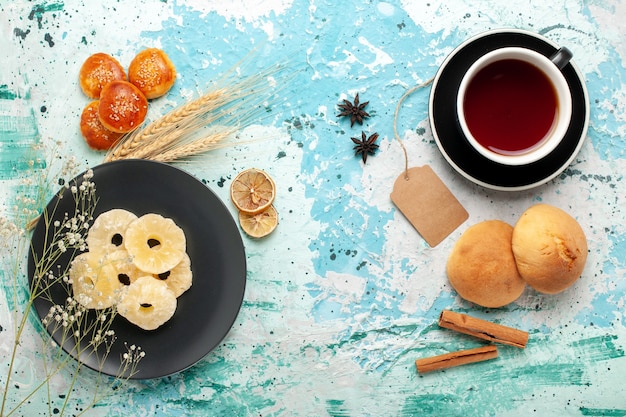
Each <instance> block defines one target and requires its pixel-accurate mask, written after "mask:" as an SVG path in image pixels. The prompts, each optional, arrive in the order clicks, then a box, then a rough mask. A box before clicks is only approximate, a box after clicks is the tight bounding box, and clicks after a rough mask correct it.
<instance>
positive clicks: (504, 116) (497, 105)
mask: <svg viewBox="0 0 626 417" xmlns="http://www.w3.org/2000/svg"><path fill="white" fill-rule="evenodd" d="M571 57H572V54H571V52H570V51H569V50H567V49H566V48H561V49H559V50H558V51H557V52H556V53H555V54H554V55H553V56H552V57H550V58H548V57H546V56H544V55H542V54H540V53H539V52H536V51H534V50H532V49H528V48H521V47H505V48H500V49H496V50H494V51H491V52H489V53H487V54H485V55H483V56H481V57H480V58H479V59H478V60H476V61H475V62H474V63H473V64H472V65H471V67H470V68H469V69H468V70H467V72H466V73H465V75H464V76H463V79H462V80H461V85H460V87H459V92H458V95H457V114H458V118H459V123H460V126H461V130H462V132H463V134H464V136H465V137H466V138H467V140H468V141H469V143H470V144H471V145H472V146H473V147H474V149H476V151H478V152H479V153H480V154H481V155H483V156H484V157H485V158H488V159H490V160H492V161H494V162H497V163H500V164H504V165H525V164H530V163H532V162H535V161H538V160H540V159H542V158H544V157H545V156H547V155H548V154H549V153H550V152H552V151H553V150H554V149H555V148H556V147H557V146H558V145H559V143H560V142H561V140H563V138H564V137H565V134H566V132H567V130H568V127H569V125H570V119H571V117H572V96H571V92H570V89H569V86H568V84H567V81H566V79H565V77H564V76H563V73H562V72H561V68H563V67H564V66H565V65H567V63H568V62H569V60H570V59H571ZM503 61H506V62H503ZM512 61H514V62H512ZM517 61H523V62H525V63H527V64H530V65H532V67H534V70H535V71H536V70H537V69H538V70H539V71H541V73H543V75H544V76H545V78H541V77H540V78H541V80H542V82H537V83H531V84H533V86H530V85H529V86H528V87H533V88H534V87H535V85H534V84H536V86H543V87H545V86H546V85H547V86H549V85H551V87H552V91H553V93H549V92H546V91H545V90H546V88H541V92H542V94H543V93H544V92H545V94H546V96H545V97H548V96H547V95H549V94H552V95H551V96H550V99H549V100H539V102H537V104H543V103H545V102H548V101H549V102H550V103H552V101H553V100H554V99H556V104H555V106H556V108H553V112H552V115H549V114H548V113H549V108H550V107H549V106H544V107H546V108H547V109H546V111H543V109H541V108H542V106H541V105H534V106H532V105H531V106H525V108H527V109H528V112H526V111H518V110H515V109H514V107H515V106H510V107H511V109H509V105H508V104H510V99H511V98H512V97H517V95H515V94H512V93H511V94H509V92H508V91H501V90H498V88H504V87H502V84H497V82H499V81H492V80H497V79H498V78H497V75H496V74H497V73H496V72H493V71H495V69H496V68H497V65H500V67H502V66H503V65H518V66H519V68H517V70H519V71H523V70H524V69H525V68H526V69H528V68H530V70H529V71H527V72H529V73H533V74H534V75H537V74H538V73H536V74H535V71H532V70H533V68H531V67H529V66H528V65H525V64H523V63H522V64H519V62H517ZM492 64H494V65H492ZM488 67H489V68H488ZM483 70H484V71H483ZM481 71H483V72H482V73H481ZM488 72H493V74H492V78H489V80H490V81H489V82H490V83H492V84H493V88H492V87H490V86H487V87H486V88H482V89H481V88H478V87H477V86H478V83H479V82H483V83H484V82H486V81H485V80H486V79H488V77H487V76H486V75H487V73H488ZM511 74H513V72H511V73H510V74H509V79H513V80H517V77H513V76H511ZM477 75H478V76H479V77H480V78H477ZM502 77H504V76H502ZM502 77H501V78H502ZM523 78H524V77H520V78H519V79H520V80H521V79H523ZM480 79H483V81H480ZM536 79H538V78H537V77H536ZM545 79H547V81H549V83H545V82H543V80H545ZM526 82H528V80H526ZM515 83H517V84H519V85H515V86H514V87H515V88H511V89H510V90H516V91H517V90H518V89H519V91H520V92H521V93H520V94H521V95H522V96H527V95H528V94H527V93H528V91H532V89H531V88H529V89H528V91H524V90H525V89H526V87H527V86H526V85H524V84H523V83H524V81H519V82H518V81H515ZM509 85H511V84H509ZM482 86H483V87H485V86H486V84H483V85H482ZM496 86H497V87H496ZM468 87H470V90H469V91H468ZM490 89H491V90H492V91H489V90H490ZM476 91H485V92H487V93H488V94H487V96H488V97H491V98H489V99H484V100H483V101H482V102H480V101H478V100H477V99H476V97H480V95H477V93H476ZM468 92H469V94H468ZM538 97H542V95H538ZM470 99H472V100H474V101H473V102H475V103H479V104H480V106H479V105H476V106H471V109H470V108H468V107H470V106H469V105H468V102H471V100H470ZM507 100H508V101H507ZM499 101H500V102H499ZM517 101H519V102H521V101H522V100H521V99H520V100H516V103H517ZM466 106H467V107H466ZM478 109H482V110H484V111H482V110H481V111H478ZM540 109H541V110H540ZM472 111H473V113H472ZM538 112H540V113H538ZM518 113H519V114H518ZM521 113H524V114H521ZM526 113H528V114H526ZM472 114H474V115H473V116H472ZM496 115H498V116H497V117H496ZM530 115H534V117H529V116H530ZM537 116H541V117H537ZM490 117H491V119H490ZM535 120H542V121H543V122H542V123H539V122H538V123H536V124H533V121H535ZM489 121H492V122H489ZM503 121H507V122H506V123H504V122H503ZM549 123H551V125H549V126H548V124H549ZM472 124H473V125H472ZM470 125H472V126H470ZM481 126H482V127H481ZM546 127H547V128H546ZM507 128H509V132H508V133H503V132H506V129H507ZM526 128H528V132H527V131H526ZM481 129H482V130H481ZM533 129H534V130H535V131H534V132H533V133H532V134H531V133H529V132H530V131H532V130H533ZM481 132H482V133H481ZM542 132H543V133H542ZM479 135H482V137H479ZM542 135H543V136H542ZM516 136H517V137H519V138H522V139H519V143H520V145H519V146H518V144H517V143H512V140H511V138H513V137H516ZM535 136H536V137H535ZM488 137H490V138H492V139H493V138H495V139H493V140H498V141H500V142H498V145H503V146H495V145H494V146H492V145H491V143H494V142H490V140H487V139H486V138H488ZM531 137H532V138H531ZM524 138H528V139H529V140H530V139H532V140H530V142H531V145H529V146H527V147H526V146H525V145H524V146H522V142H523V141H524V140H525V139H524ZM516 140H517V139H516ZM509 145H510V147H509Z"/></svg>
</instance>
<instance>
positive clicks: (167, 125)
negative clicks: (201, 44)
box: [104, 66, 285, 162]
mask: <svg viewBox="0 0 626 417" xmlns="http://www.w3.org/2000/svg"><path fill="white" fill-rule="evenodd" d="M280 69H281V67H280V66H275V67H271V68H268V69H266V70H263V71H260V72H259V73H257V74H255V75H252V76H250V77H247V78H243V79H239V80H234V76H233V72H231V73H229V74H227V75H226V76H224V77H223V78H222V80H221V81H220V82H218V83H216V84H215V85H214V86H213V87H212V88H211V89H210V90H209V91H207V92H206V93H205V94H204V95H202V96H200V97H198V98H197V99H195V100H192V101H190V102H188V103H186V104H183V105H182V106H180V107H178V108H176V109H174V110H172V111H170V112H169V113H167V114H165V115H164V116H162V117H160V118H159V119H157V120H155V121H153V122H151V123H149V124H148V125H147V126H146V127H144V128H142V129H140V130H137V131H134V132H132V133H130V134H128V135H126V136H125V137H123V138H122V139H121V140H120V142H118V144H117V145H116V146H115V147H114V148H113V149H111V151H109V152H108V153H107V155H106V157H105V159H104V161H105V162H110V161H115V160H119V159H131V158H132V159H151V160H157V161H164V162H172V161H175V160H180V159H185V158H187V157H190V156H194V155H198V154H200V153H203V152H206V151H208V150H211V149H214V148H216V147H217V145H218V144H219V143H220V142H222V141H224V140H225V139H227V138H228V137H232V136H233V135H234V133H236V132H237V131H238V130H239V129H241V128H243V127H246V126H247V125H249V124H251V121H252V120H253V119H255V118H257V117H260V116H262V114H263V113H264V112H266V107H267V103H266V101H267V99H268V96H269V95H270V92H271V91H273V90H272V86H271V85H270V84H269V82H268V78H269V77H271V76H272V75H274V74H276V73H277V72H278V71H279V70H280ZM282 85H285V84H282ZM206 126H209V127H214V126H221V127H220V128H218V129H217V130H216V131H215V132H214V133H212V134H209V135H201V134H200V135H199V134H198V133H199V132H200V131H201V130H202V129H203V128H204V127H206Z"/></svg>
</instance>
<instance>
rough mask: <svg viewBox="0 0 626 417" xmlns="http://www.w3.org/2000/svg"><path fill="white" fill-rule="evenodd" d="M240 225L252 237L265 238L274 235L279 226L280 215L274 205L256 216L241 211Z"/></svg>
mask: <svg viewBox="0 0 626 417" xmlns="http://www.w3.org/2000/svg"><path fill="white" fill-rule="evenodd" d="M239 224H240V225H241V228H242V229H243V231H244V232H246V233H247V234H248V235H249V236H250V237H256V238H259V237H264V236H267V235H269V234H270V233H272V232H273V231H274V229H276V226H278V213H277V212H276V209H275V208H274V206H272V205H270V206H269V207H268V208H267V210H265V211H262V212H261V213H256V214H250V213H244V212H243V211H240V212H239Z"/></svg>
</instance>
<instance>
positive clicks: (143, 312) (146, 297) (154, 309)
mask: <svg viewBox="0 0 626 417" xmlns="http://www.w3.org/2000/svg"><path fill="white" fill-rule="evenodd" d="M176 305H177V301H176V296H175V295H174V293H173V292H172V291H171V290H170V289H169V288H168V287H167V284H166V283H165V282H163V281H160V280H158V279H155V278H154V277H151V276H143V277H140V278H138V279H137V280H136V281H135V282H133V283H132V284H131V285H129V286H128V287H125V289H124V292H123V295H122V298H121V300H120V302H119V303H118V304H117V311H118V313H119V314H120V315H121V316H122V317H124V318H126V319H127V320H128V321H130V322H131V323H133V324H135V325H137V326H139V327H141V328H142V329H144V330H154V329H156V328H158V327H159V326H161V325H162V324H163V323H165V322H167V321H168V320H169V319H170V318H172V316H173V315H174V312H175V311H176Z"/></svg>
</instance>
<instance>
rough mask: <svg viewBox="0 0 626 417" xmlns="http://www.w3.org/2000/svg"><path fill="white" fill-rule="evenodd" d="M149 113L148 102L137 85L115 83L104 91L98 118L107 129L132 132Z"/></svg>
mask: <svg viewBox="0 0 626 417" xmlns="http://www.w3.org/2000/svg"><path fill="white" fill-rule="evenodd" d="M147 113H148V100H147V99H146V96H145V95H144V94H143V93H142V92H141V91H140V90H139V88H137V87H136V86H135V85H133V84H131V83H129V82H127V81H113V82H111V83H109V84H107V85H106V86H105V87H104V88H103V89H102V93H101V94H100V105H99V106H98V116H99V118H100V122H102V125H103V126H104V127H105V128H106V129H109V130H111V131H113V132H118V133H127V132H130V131H131V130H134V129H136V128H137V127H139V126H140V125H141V124H142V123H143V121H144V119H145V118H146V114H147Z"/></svg>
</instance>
